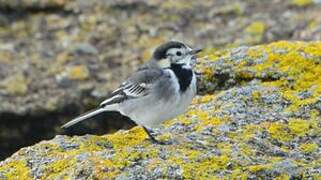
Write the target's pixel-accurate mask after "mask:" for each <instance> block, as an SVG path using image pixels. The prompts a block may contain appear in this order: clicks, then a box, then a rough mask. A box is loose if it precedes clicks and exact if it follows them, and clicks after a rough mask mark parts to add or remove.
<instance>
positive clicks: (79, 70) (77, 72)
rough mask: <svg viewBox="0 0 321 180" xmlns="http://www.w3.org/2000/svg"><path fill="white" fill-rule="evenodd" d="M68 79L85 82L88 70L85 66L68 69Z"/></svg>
mask: <svg viewBox="0 0 321 180" xmlns="http://www.w3.org/2000/svg"><path fill="white" fill-rule="evenodd" d="M67 72H68V77H69V79H72V80H85V79H87V78H88V77H89V70H88V68H87V67H86V66H85V65H78V66H74V67H70V68H68V71H67Z"/></svg>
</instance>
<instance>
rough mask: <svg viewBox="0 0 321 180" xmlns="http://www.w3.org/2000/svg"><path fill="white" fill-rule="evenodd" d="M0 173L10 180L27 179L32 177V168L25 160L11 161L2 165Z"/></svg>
mask: <svg viewBox="0 0 321 180" xmlns="http://www.w3.org/2000/svg"><path fill="white" fill-rule="evenodd" d="M0 174H4V176H5V177H6V178H7V179H8V180H16V179H18V180H27V179H31V177H30V169H29V168H28V167H27V166H26V162H25V161H23V160H17V161H11V162H8V163H6V164H5V165H4V166H1V167H0Z"/></svg>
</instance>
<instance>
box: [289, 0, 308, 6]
mask: <svg viewBox="0 0 321 180" xmlns="http://www.w3.org/2000/svg"><path fill="white" fill-rule="evenodd" d="M291 3H292V4H293V5H296V6H300V7H302V6H308V5H311V4H313V0H291Z"/></svg>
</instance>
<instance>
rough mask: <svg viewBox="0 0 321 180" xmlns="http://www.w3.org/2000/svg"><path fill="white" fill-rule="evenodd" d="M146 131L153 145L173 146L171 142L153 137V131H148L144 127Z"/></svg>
mask: <svg viewBox="0 0 321 180" xmlns="http://www.w3.org/2000/svg"><path fill="white" fill-rule="evenodd" d="M143 128H144V130H145V132H146V134H147V135H148V137H149V139H150V140H151V141H152V143H154V144H159V145H170V144H172V143H171V142H168V141H158V140H157V139H155V137H154V136H153V135H152V133H151V132H152V131H151V130H148V129H147V128H146V127H144V126H143Z"/></svg>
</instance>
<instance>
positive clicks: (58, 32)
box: [0, 0, 321, 159]
mask: <svg viewBox="0 0 321 180" xmlns="http://www.w3.org/2000/svg"><path fill="white" fill-rule="evenodd" d="M320 8H321V7H320V1H318V0H286V1H280V0H262V1H257V0H249V1H235V0H233V1H232V0H228V1H226V0H224V1H223V0H214V1H200V2H199V1H192V0H189V1H188V2H187V1H166V2H164V1H161V0H156V1H147V0H139V1H132V0H117V1H101V0H91V1H86V0H0V101H1V103H0V121H1V123H0V128H1V132H2V133H0V141H1V142H4V143H1V144H0V149H1V151H0V159H3V158H4V157H5V156H8V154H10V153H12V152H14V151H15V150H16V149H17V148H19V147H21V146H25V145H30V144H32V143H34V142H37V141H39V140H42V139H48V138H52V137H53V136H54V135H55V134H57V133H61V130H60V128H59V126H60V125H61V124H63V122H66V121H67V120H70V119H71V118H72V117H74V116H76V115H78V114H80V113H81V112H84V111H85V110H88V109H90V108H92V107H93V106H95V105H97V104H98V102H99V101H100V100H102V98H104V97H105V96H107V95H108V93H109V92H110V90H112V89H114V88H115V87H116V86H118V84H119V82H120V81H121V80H123V79H124V78H126V77H127V75H128V74H129V73H130V72H132V71H133V69H136V68H137V66H138V65H139V64H141V63H142V62H143V61H145V60H147V59H148V58H149V57H150V53H151V51H152V47H156V46H157V45H158V44H160V43H161V42H164V41H167V40H169V39H179V40H183V41H185V42H188V43H190V44H191V45H202V46H203V47H212V48H213V47H214V48H216V49H223V48H226V47H238V46H240V45H254V44H261V43H265V42H271V41H275V40H281V39H291V40H320V39H321V28H320V24H321V18H320V17H321V15H320ZM223 71H224V70H223ZM223 79H224V78H223ZM232 80H233V79H232ZM231 83H232V84H233V83H234V84H235V82H231ZM236 83H237V82H236ZM225 85H226V87H228V86H229V84H228V83H227V84H225ZM226 87H225V88H226ZM218 88H223V87H218ZM115 118H118V119H122V118H119V117H116V116H108V117H107V118H102V119H104V125H103V126H102V125H101V124H99V123H92V124H90V125H86V124H84V125H80V128H79V129H81V130H82V131H80V130H79V129H78V132H82V133H94V132H95V133H97V132H100V134H101V133H104V132H110V131H112V130H114V129H118V128H123V127H126V126H129V125H128V123H123V122H124V121H113V120H114V119H115ZM103 127H108V128H103ZM11 141H15V142H16V143H15V144H14V145H13V144H12V143H8V142H11Z"/></svg>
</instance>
